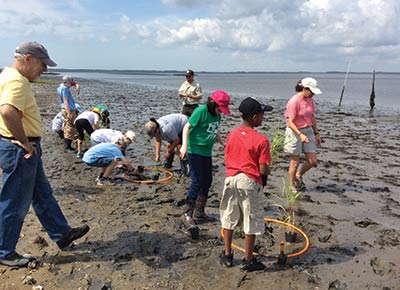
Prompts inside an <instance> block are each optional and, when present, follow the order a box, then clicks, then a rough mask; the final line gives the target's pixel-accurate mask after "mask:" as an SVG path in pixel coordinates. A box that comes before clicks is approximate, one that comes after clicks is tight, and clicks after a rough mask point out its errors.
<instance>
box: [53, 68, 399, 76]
mask: <svg viewBox="0 0 400 290" xmlns="http://www.w3.org/2000/svg"><path fill="white" fill-rule="evenodd" d="M48 71H49V72H58V71H59V72H74V71H75V72H108V73H121V74H124V73H131V74H132V73H137V74H139V73H140V74H143V73H149V74H157V73H162V74H174V75H185V71H182V70H145V69H143V70H139V69H84V68H83V69H82V68H80V69H71V68H59V69H57V68H49V70H48ZM265 73H270V74H286V73H287V74H293V73H302V74H304V73H308V74H345V73H346V71H334V70H332V71H204V70H202V71H195V74H265ZM372 73H373V71H371V72H366V71H353V72H351V71H350V72H349V74H372ZM375 73H376V74H400V72H385V71H375Z"/></svg>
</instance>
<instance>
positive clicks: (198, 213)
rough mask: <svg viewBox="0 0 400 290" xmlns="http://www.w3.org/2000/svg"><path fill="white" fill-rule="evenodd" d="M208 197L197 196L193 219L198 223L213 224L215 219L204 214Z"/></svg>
mask: <svg viewBox="0 0 400 290" xmlns="http://www.w3.org/2000/svg"><path fill="white" fill-rule="evenodd" d="M207 199H208V196H207V195H199V196H197V200H196V206H195V211H194V218H195V219H196V220H197V221H199V222H215V221H216V219H215V218H214V217H212V216H209V215H207V214H206V212H205V208H206V203H207Z"/></svg>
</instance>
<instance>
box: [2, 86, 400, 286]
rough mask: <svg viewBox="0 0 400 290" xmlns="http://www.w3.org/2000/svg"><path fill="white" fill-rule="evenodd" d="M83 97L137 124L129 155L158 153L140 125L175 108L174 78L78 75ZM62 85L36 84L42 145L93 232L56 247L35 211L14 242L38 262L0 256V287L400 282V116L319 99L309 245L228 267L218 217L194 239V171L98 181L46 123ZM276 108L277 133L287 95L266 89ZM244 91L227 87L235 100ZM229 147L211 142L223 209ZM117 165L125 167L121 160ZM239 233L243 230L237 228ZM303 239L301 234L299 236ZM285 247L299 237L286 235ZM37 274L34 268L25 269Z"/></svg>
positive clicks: (50, 168) (62, 188)
mask: <svg viewBox="0 0 400 290" xmlns="http://www.w3.org/2000/svg"><path fill="white" fill-rule="evenodd" d="M79 81H80V83H81V86H82V92H81V96H79V97H78V98H77V102H79V103H80V104H81V105H82V107H84V108H89V107H90V106H93V105H95V104H96V103H104V104H106V105H108V107H109V110H110V113H111V127H112V128H114V129H119V130H121V131H126V130H128V129H129V130H133V131H135V132H136V134H137V136H138V141H137V143H136V144H135V145H133V146H130V147H129V148H128V150H127V156H128V158H130V160H131V161H132V163H133V164H134V165H136V166H137V165H139V164H143V165H145V166H151V165H152V164H153V161H152V159H153V151H154V144H153V140H149V139H148V138H147V137H146V136H145V135H144V132H143V130H142V128H143V125H144V123H145V122H146V121H147V120H148V118H150V117H156V118H158V117H160V116H162V115H165V114H169V113H173V112H178V111H179V110H180V102H179V100H178V98H177V93H176V92H175V91H171V90H160V89H157V88H150V87H141V86H135V85H127V84H122V83H108V82H99V81H95V80H79ZM56 87H57V85H34V90H35V92H36V94H37V101H38V104H39V106H40V108H41V114H42V118H43V122H44V130H45V134H44V138H43V141H42V142H43V145H42V147H43V154H44V163H45V168H46V172H47V175H48V177H49V180H50V182H51V184H52V185H53V188H54V192H55V195H56V198H57V200H58V201H59V203H60V205H61V207H62V209H63V211H64V213H65V215H66V216H67V218H68V220H69V222H70V224H71V225H72V226H77V225H80V224H81V223H87V224H89V225H90V227H91V230H90V232H89V233H88V234H87V235H86V236H85V237H84V238H82V239H81V240H78V241H77V242H76V245H74V246H73V247H71V249H69V250H68V251H63V252H61V251H59V250H58V248H57V247H56V245H55V244H54V243H53V242H52V241H51V240H50V239H49V237H48V236H47V234H46V233H45V232H44V231H43V229H42V228H41V225H40V223H39V222H38V220H37V218H36V216H35V215H34V213H33V212H32V210H31V211H30V212H29V214H28V215H27V217H26V219H25V224H24V228H23V230H22V234H21V238H20V242H19V244H18V252H20V253H25V252H28V253H31V254H33V255H35V256H36V257H38V258H39V260H40V261H41V263H39V264H38V265H34V266H35V267H34V269H10V268H5V267H1V266H0V289H7V290H8V289H33V288H32V287H34V286H39V285H40V286H43V288H44V289H342V290H344V289H382V290H389V289H391V290H399V289H400V283H399V281H400V273H399V272H400V271H399V266H400V255H399V249H400V223H399V221H400V195H399V192H400V190H399V189H400V181H399V178H398V176H399V174H400V162H399V161H400V152H399V149H398V148H400V118H399V116H391V115H384V114H375V115H373V116H370V115H369V114H368V112H367V111H366V112H354V111H351V110H347V111H346V110H343V111H342V112H339V111H337V110H334V109H332V108H331V107H329V106H325V105H323V104H318V113H317V115H318V120H319V130H320V132H321V135H322V138H323V139H324V140H325V142H324V143H323V146H322V147H321V148H320V149H319V154H318V159H319V161H320V162H319V164H318V168H316V169H313V170H312V171H310V172H309V174H307V175H306V176H305V178H304V181H305V183H306V186H307V189H306V190H305V192H304V193H303V194H302V196H301V197H300V199H299V202H298V209H297V211H296V217H297V218H296V219H297V225H298V226H299V227H300V228H301V229H302V230H303V231H304V232H305V233H306V234H307V235H308V237H309V239H310V249H309V250H308V252H307V253H305V254H304V255H301V256H299V257H296V258H291V259H288V261H287V263H286V265H285V266H279V265H277V264H276V262H275V261H270V260H266V261H265V263H266V265H267V269H266V271H265V272H254V273H248V274H245V273H243V272H241V271H240V270H239V264H240V262H241V259H242V258H243V256H244V255H243V253H241V252H239V251H235V259H234V262H235V267H234V268H231V269H226V268H223V267H222V266H221V265H220V264H219V261H218V255H219V254H220V253H221V251H222V249H223V243H222V241H221V239H220V234H219V232H220V224H219V222H215V223H208V224H200V225H199V227H200V238H199V240H191V239H190V238H189V236H188V234H187V232H186V228H185V225H184V222H183V220H182V219H181V214H182V210H183V204H184V200H185V196H186V190H187V187H188V186H189V183H190V179H188V178H184V177H180V176H179V172H178V168H179V163H178V160H175V162H174V169H175V170H176V171H175V172H174V173H175V176H174V178H173V179H172V181H170V182H168V183H163V184H150V185H140V184H134V183H130V182H127V181H123V180H119V179H118V180H117V184H116V185H115V186H109V187H99V186H96V182H95V178H96V176H97V175H98V169H95V168H91V167H89V166H86V165H85V164H83V163H82V162H81V161H80V160H79V159H77V158H76V157H75V155H74V154H72V153H66V152H64V151H63V147H62V140H60V139H59V138H58V137H57V136H56V134H54V133H52V132H51V119H52V118H53V116H54V115H55V114H56V113H57V111H58V110H59V99H58V96H57V94H56ZM268 101H269V102H270V103H271V104H272V105H273V106H274V108H276V109H275V110H274V112H273V113H272V114H271V115H268V116H266V118H265V121H264V124H263V127H262V128H260V131H261V132H263V133H265V134H266V135H267V136H268V137H270V138H272V134H273V131H274V129H276V128H277V127H279V128H281V129H282V130H283V129H284V128H283V125H282V124H283V111H284V107H285V101H284V100H268ZM239 102H240V100H239V99H237V98H235V96H232V108H237V107H238V105H239ZM232 112H233V114H232V115H230V116H224V117H223V119H222V125H221V133H222V135H223V137H226V134H227V133H228V131H229V130H230V129H232V128H234V127H235V126H237V125H239V124H240V117H239V115H238V114H237V111H236V110H235V109H233V110H232ZM223 158H224V156H223V148H222V147H221V146H220V145H218V144H216V145H215V147H214V156H213V162H214V163H215V164H217V165H218V166H219V168H218V171H216V172H214V176H213V185H212V187H211V190H210V193H209V196H210V198H209V201H208V206H207V208H206V210H207V212H208V213H211V215H213V216H214V217H216V218H217V219H218V217H219V210H218V206H219V199H220V196H221V191H222V188H223V181H224V165H223ZM287 166H288V158H287V157H286V156H281V157H280V158H278V159H276V160H274V162H273V164H272V175H271V176H270V177H269V184H268V186H267V187H266V188H265V189H264V191H265V193H266V198H265V215H266V216H267V217H272V218H276V217H277V216H278V212H277V210H276V208H275V207H274V206H273V202H274V201H273V198H272V195H271V193H278V192H279V191H280V190H281V187H282V180H281V177H286V170H287ZM115 177H118V172H115ZM280 231H281V230H275V231H274V233H275V234H276V236H273V237H272V238H271V237H270V236H268V235H269V232H267V233H266V234H265V236H264V237H262V238H261V239H259V242H258V244H257V247H258V248H259V249H264V250H267V251H270V255H275V254H278V252H279V248H278V243H279V241H280V239H281V236H280V235H279V234H278V233H279V232H280ZM236 241H237V242H238V243H240V242H241V241H240V239H237V240H236ZM297 247H300V248H301V247H302V244H301V242H300V243H299V244H297V245H294V246H292V248H293V249H294V248H297ZM286 248H287V249H288V250H290V249H292V248H291V245H287V247H286ZM27 276H28V278H29V277H31V278H32V279H27Z"/></svg>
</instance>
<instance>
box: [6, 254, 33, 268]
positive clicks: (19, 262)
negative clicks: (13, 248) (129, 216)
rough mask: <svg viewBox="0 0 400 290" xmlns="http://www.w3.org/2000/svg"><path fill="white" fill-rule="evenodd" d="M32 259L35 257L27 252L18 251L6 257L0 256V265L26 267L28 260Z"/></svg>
mask: <svg viewBox="0 0 400 290" xmlns="http://www.w3.org/2000/svg"><path fill="white" fill-rule="evenodd" d="M34 260H35V258H34V257H32V256H30V255H28V254H24V255H20V254H18V253H14V254H12V255H11V256H9V257H7V258H0V265H4V266H8V267H14V268H21V267H28V264H29V262H32V261H34Z"/></svg>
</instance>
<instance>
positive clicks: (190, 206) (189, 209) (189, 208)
mask: <svg viewBox="0 0 400 290" xmlns="http://www.w3.org/2000/svg"><path fill="white" fill-rule="evenodd" d="M195 204H196V199H194V198H191V197H189V196H188V197H187V198H186V208H185V213H184V215H185V219H186V221H187V223H188V224H189V225H196V222H195V221H194V220H193V211H194V206H195Z"/></svg>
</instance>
